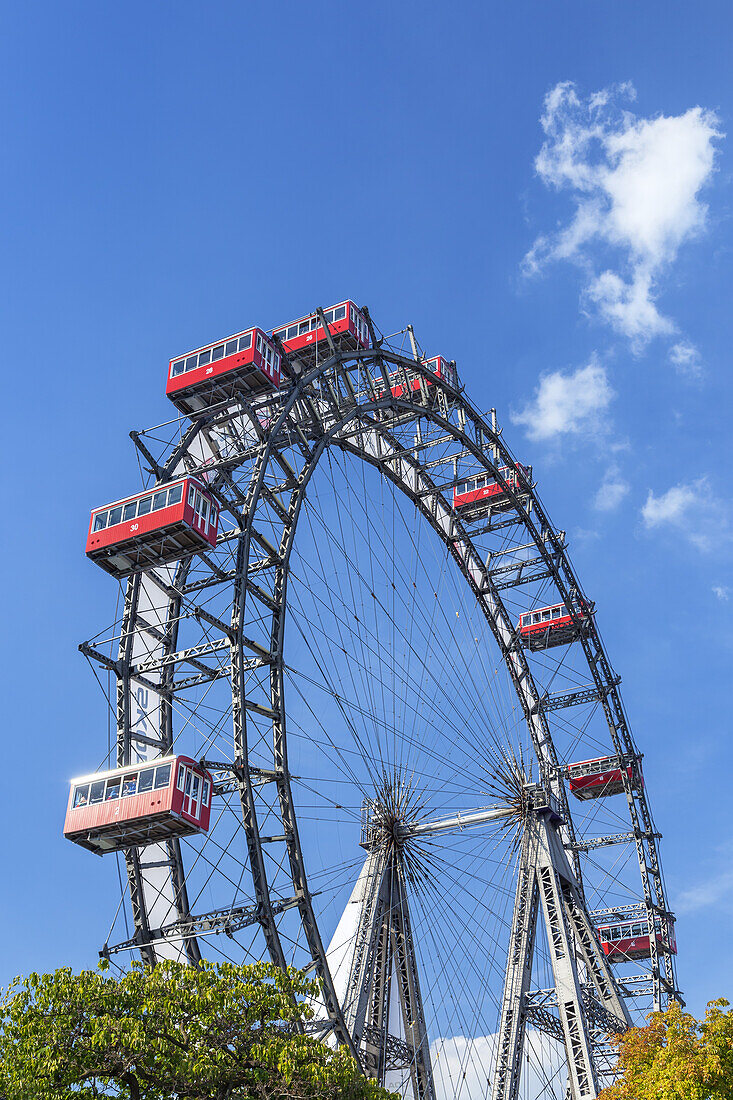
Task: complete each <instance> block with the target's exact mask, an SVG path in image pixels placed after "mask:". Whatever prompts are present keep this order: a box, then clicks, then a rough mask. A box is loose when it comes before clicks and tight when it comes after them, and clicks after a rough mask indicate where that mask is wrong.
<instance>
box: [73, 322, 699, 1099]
mask: <svg viewBox="0 0 733 1100" xmlns="http://www.w3.org/2000/svg"><path fill="white" fill-rule="evenodd" d="M167 392H168V395H169V397H170V398H171V400H172V401H173V402H174V404H175V405H176V408H177V411H178V413H180V415H179V416H177V417H176V418H175V419H173V420H171V421H170V422H168V423H167V424H164V425H159V426H157V427H155V428H153V429H149V430H146V431H141V432H132V433H131V435H132V438H133V440H134V443H135V445H136V448H137V453H138V455H139V457H140V460H141V468H142V470H143V486H142V488H141V489H140V490H138V491H137V492H136V493H135V494H134V495H133V496H130V497H126V498H124V499H121V500H117V501H116V502H114V503H113V504H111V505H107V506H105V507H104V508H101V509H97V510H96V511H95V512H94V513H92V519H91V523H90V531H89V538H88V543H87V553H88V554H89V556H90V557H91V558H92V559H93V560H95V561H97V562H98V563H99V564H100V565H101V566H102V567H103V568H105V569H106V570H107V571H108V572H109V573H110V574H112V576H114V577H115V578H117V579H118V581H119V583H120V586H121V597H120V601H119V614H118V616H117V618H116V620H115V621H114V623H113V624H111V625H110V626H109V627H107V628H105V629H103V630H102V631H100V632H99V633H98V634H97V635H96V636H95V637H93V638H91V639H90V640H89V641H88V642H85V643H84V644H83V645H82V646H80V649H81V650H82V652H83V653H84V654H85V655H86V656H87V658H88V659H89V661H90V663H91V664H92V665H93V667H94V669H95V673H96V674H97V678H98V679H99V681H100V683H101V684H103V686H104V685H105V680H106V687H105V692H106V694H107V696H108V701H109V703H110V706H111V707H112V708H113V710H114V714H115V716H116V725H117V735H116V739H115V741H114V745H113V746H112V750H111V752H110V754H108V756H107V757H106V758H105V759H104V760H103V761H102V763H101V766H100V769H99V770H97V771H96V772H94V773H93V774H92V775H88V776H84V777H81V778H80V779H78V780H75V782H74V784H72V791H71V794H70V799H69V809H68V812H67V821H66V827H65V832H66V834H67V836H69V837H70V839H72V840H75V841H77V842H78V843H80V844H82V845H83V846H85V847H87V848H89V849H91V850H92V851H96V852H98V853H105V852H106V853H109V854H110V861H111V862H114V859H116V860H117V863H118V870H119V884H120V891H119V893H120V896H119V899H118V904H117V906H116V908H115V905H112V906H111V909H112V924H111V927H110V930H109V934H108V936H107V940H106V942H105V944H104V947H103V949H102V953H103V954H104V955H105V956H106V957H107V958H109V959H110V960H111V961H112V962H113V963H115V964H117V965H120V966H121V967H124V966H125V963H126V960H127V959H129V957H130V954H131V953H139V954H140V955H141V956H142V958H143V959H144V960H145V961H147V962H148V963H150V964H154V963H155V962H156V960H159V959H166V958H168V959H177V960H181V961H186V962H189V963H191V964H193V965H196V964H197V963H198V962H199V961H200V960H201V959H202V958H204V957H206V958H210V959H212V960H217V959H218V960H234V961H248V960H249V961H252V960H254V959H258V958H262V957H269V958H271V959H272V960H273V961H274V962H275V963H277V964H278V965H281V966H285V965H293V966H296V967H300V968H304V969H306V970H307V971H308V972H309V973H311V974H312V975H314V976H317V977H318V978H319V979H320V982H321V987H322V994H321V996H320V997H319V998H318V999H317V1001H315V1002H314V1004H313V1006H312V1009H313V1012H312V1018H311V1020H310V1021H309V1023H308V1024H307V1026H308V1028H309V1029H310V1030H311V1031H312V1033H313V1034H314V1035H317V1036H318V1037H320V1038H321V1039H323V1041H324V1042H328V1043H332V1044H336V1043H339V1044H346V1045H347V1047H348V1048H349V1049H350V1050H351V1051H352V1053H353V1054H354V1055H355V1057H356V1058H357V1059H358V1061H359V1063H360V1064H361V1066H362V1068H363V1070H364V1071H365V1072H366V1073H368V1074H369V1075H371V1076H374V1077H376V1078H378V1079H379V1080H380V1081H381V1082H383V1083H384V1084H386V1085H387V1087H389V1088H392V1089H394V1090H395V1091H398V1092H400V1093H401V1094H402V1095H404V1096H405V1097H409V1098H414V1100H443V1098H444V1097H445V1098H447V1097H455V1098H460V1100H478V1098H489V1097H490V1098H491V1100H519V1098H521V1100H540V1098H546V1100H549V1098H561V1097H565V1096H568V1097H571V1098H572V1100H583V1098H586V1097H595V1096H596V1094H597V1092H598V1090H599V1089H600V1088H601V1087H603V1086H604V1085H605V1084H607V1083H609V1081H610V1076H609V1075H610V1074H611V1073H612V1067H613V1052H612V1049H611V1047H610V1046H609V1035H610V1034H611V1033H614V1032H618V1031H621V1030H623V1029H625V1028H626V1027H628V1026H629V1025H630V1024H632V1023H638V1022H640V1021H641V1020H642V1019H643V1016H644V1015H645V1013H646V1012H648V1011H650V1010H651V1009H652V1008H655V1007H657V1008H659V1007H663V1006H664V1005H665V1004H666V1003H667V1002H668V1000H669V999H670V998H672V997H674V996H675V995H676V994H677V985H676V977H675V954H676V943H675V935H674V917H673V914H672V913H671V912H670V911H669V908H668V905H667V901H666V897H665V889H664V882H663V877H662V870H661V865H660V860H659V854H658V841H659V836H660V834H659V833H658V832H657V830H656V827H655V824H654V821H653V818H652V815H651V811H650V808H649V802H648V797H647V791H646V787H645V785H644V777H643V772H642V757H641V753H640V751H639V749H638V748H637V745H636V742H635V740H634V738H633V736H632V733H631V730H630V728H629V723H628V721H627V718H626V714H625V711H624V708H623V705H622V702H621V698H620V694H619V683H620V678H619V676H617V674H616V673H615V671H614V670H613V668H612V666H611V664H610V661H609V658H608V656H607V654H606V651H605V649H604V646H603V643H602V641H601V637H600V634H599V630H598V623H597V619H598V615H599V614H600V613H598V614H597V612H596V606H595V604H594V602H593V601H592V599H591V598H590V596H589V595H588V594H587V593H585V591H584V590H583V588H582V586H581V584H580V581H579V579H578V578H577V576H576V574H575V572H574V570H573V567H572V565H571V563H570V561H569V558H568V555H567V552H566V541H565V536H564V533H563V532H562V531H560V530H558V529H557V528H555V527H554V526H553V525H552V523H551V521H550V519H549V518H548V516H547V513H546V511H545V509H544V507H543V505H542V503H541V501H540V499H539V496H538V494H537V491H536V486H535V481H534V475H533V471H532V469H531V468H529V467H528V466H526V465H523V464H522V463H520V462H518V461H517V460H516V459H515V458H514V456H513V455H512V454H511V452H510V451H509V449H508V447H507V445H506V443H505V441H504V438H503V435H502V432H501V430H500V429H499V427H498V426H497V421H496V414H495V413H494V412H493V410H492V412H491V413H490V414H489V416H488V417H486V416H484V415H482V414H481V413H480V412H479V411H477V410H476V409H475V408H474V407H473V405H472V404H471V403H470V401H469V399H468V397H467V396H466V394H465V393H464V391H463V388H462V386H461V384H460V380H459V377H458V373H457V370H456V365H455V363H454V362H452V361H448V360H445V359H443V358H442V357H440V356H438V357H433V358H430V357H428V356H426V355H425V354H424V353H423V351H422V349H421V348H420V346H419V345H418V343H417V340H416V338H415V336H414V333H413V331H412V328H411V327H410V326H408V327H407V328H406V329H405V330H404V331H403V332H400V333H397V334H395V335H393V336H391V337H386V336H384V335H382V334H381V333H379V331H378V330H377V328H376V326H375V324H374V322H373V321H372V318H371V316H370V314H369V312H368V310H367V309H366V308H361V309H360V308H357V306H356V305H355V304H354V303H353V302H350V301H346V302H342V303H339V304H338V305H336V306H333V307H331V308H330V309H328V310H321V309H319V310H317V311H315V312H314V313H313V314H310V315H308V316H306V317H303V318H300V319H298V320H297V321H295V322H292V323H291V324H289V325H285V326H283V327H281V328H280V329H275V330H274V331H272V332H265V331H264V330H262V329H259V328H254V329H249V330H247V331H245V332H243V333H238V334H236V335H234V336H232V337H230V338H229V339H228V340H224V341H219V342H218V343H217V344H211V345H208V346H206V347H204V348H201V349H197V350H196V351H194V352H191V353H189V354H188V355H185V356H180V357H178V358H177V359H174V360H171V363H170V367H169V375H168V389H167ZM117 881H118V880H117V876H116V875H114V876H110V894H112V892H113V891H114V889H115V886H114V885H113V882H114V883H115V884H116V883H117Z"/></svg>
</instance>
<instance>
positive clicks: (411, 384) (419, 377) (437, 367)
mask: <svg viewBox="0 0 733 1100" xmlns="http://www.w3.org/2000/svg"><path fill="white" fill-rule="evenodd" d="M422 362H423V366H424V367H426V368H427V369H428V370H429V371H430V372H431V374H434V375H435V376H436V377H437V378H440V379H442V380H443V381H444V382H447V383H448V385H449V386H452V387H453V388H454V389H457V388H458V373H457V371H456V365H455V363H449V362H448V360H447V359H444V358H443V356H442V355H434V356H433V358H432V359H423V361H422ZM405 375H406V376H407V386H405ZM421 381H422V382H424V383H425V385H426V386H431V385H432V382H431V380H430V379H429V378H426V377H425V375H424V374H418V372H417V371H414V370H411V369H410V368H409V367H406V368H405V369H404V370H396V371H391V373H390V375H389V388H390V392H391V394H392V396H393V397H402V395H403V394H404V393H405V391H406V390H407V391H408V392H409V393H417V392H418V390H419V389H420V383H421ZM374 389H375V390H376V392H377V394H378V395H379V394H381V393H382V392H383V391H384V379H383V378H382V377H381V375H379V376H377V377H376V378H375V379H374Z"/></svg>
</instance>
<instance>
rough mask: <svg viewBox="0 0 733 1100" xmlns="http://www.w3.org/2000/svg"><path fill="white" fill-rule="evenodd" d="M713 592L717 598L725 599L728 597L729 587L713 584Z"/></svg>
mask: <svg viewBox="0 0 733 1100" xmlns="http://www.w3.org/2000/svg"><path fill="white" fill-rule="evenodd" d="M713 592H714V593H715V595H716V596H717V597H718V599H719V600H727V599H728V598H729V597H730V588H728V587H727V585H724V584H714V585H713Z"/></svg>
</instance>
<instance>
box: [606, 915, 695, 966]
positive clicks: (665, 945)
mask: <svg viewBox="0 0 733 1100" xmlns="http://www.w3.org/2000/svg"><path fill="white" fill-rule="evenodd" d="M654 930H655V936H656V940H657V945H658V949H659V950H660V951H664V952H668V953H669V954H670V955H676V954H677V940H676V938H675V930H674V917H672V916H670V917H665V918H664V919H662V918H661V917H655V918H654ZM598 938H599V940H600V941H601V947H602V948H603V951H604V953H605V955H606V957H607V958H608V959H610V961H611V962H624V961H625V960H627V959H648V958H649V957H650V955H651V945H650V942H649V940H650V937H649V920H648V918H647V917H642V918H641V919H638V918H637V919H635V920H625V921H617V922H616V923H615V924H602V925H600V926H599V928H598Z"/></svg>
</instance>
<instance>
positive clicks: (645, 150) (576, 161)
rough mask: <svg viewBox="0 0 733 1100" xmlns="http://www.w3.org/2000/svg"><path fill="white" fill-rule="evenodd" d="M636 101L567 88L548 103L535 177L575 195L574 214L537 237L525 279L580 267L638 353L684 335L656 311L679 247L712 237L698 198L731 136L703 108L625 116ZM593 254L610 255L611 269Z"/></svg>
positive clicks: (627, 90)
mask: <svg viewBox="0 0 733 1100" xmlns="http://www.w3.org/2000/svg"><path fill="white" fill-rule="evenodd" d="M634 96H635V92H634V89H633V87H632V86H631V85H630V84H623V85H619V86H617V87H612V88H605V89H603V90H602V91H600V92H596V93H594V94H593V95H591V96H589V97H588V99H586V100H582V99H581V98H580V97H579V96H578V93H577V91H576V88H575V85H574V84H572V83H571V82H569V81H568V82H565V83H562V84H558V85H556V87H555V88H553V89H552V91H550V92H549V93H548V94H547V96H546V97H545V104H544V113H543V115H542V120H541V121H542V128H543V130H544V132H545V142H544V144H543V146H542V148H541V150H540V152H539V154H538V156H537V158H536V161H535V167H536V169H537V173H538V175H539V176H540V178H541V179H542V180H543V182H544V183H545V184H546V185H547V186H548V187H552V188H554V189H556V190H569V191H570V192H571V194H572V196H573V199H574V202H575V211H574V214H573V217H572V218H571V220H570V221H569V223H568V224H567V225H565V226H564V227H562V228H561V229H559V230H558V231H557V232H555V233H552V234H549V235H548V234H544V235H542V236H540V237H538V239H537V240H536V241H535V243H534V245H533V246H532V248H531V249H530V251H529V253H528V254H527V256H526V257H525V261H524V270H525V271H526V272H527V273H528V274H533V273H536V272H538V271H540V270H541V269H542V268H543V266H544V265H545V264H546V263H548V262H549V261H551V260H561V259H570V260H575V261H576V262H578V263H579V264H580V265H581V266H582V267H583V269H584V270H585V272H586V283H585V287H584V298H585V300H586V301H587V302H589V303H591V304H592V305H593V306H595V307H596V308H597V309H598V312H599V313H600V315H601V317H602V318H603V319H604V320H605V321H606V322H608V323H609V324H610V325H612V326H613V328H615V329H616V330H617V331H618V332H620V333H622V334H623V335H624V336H626V337H628V338H629V339H630V341H631V343H632V347H633V348H634V350H636V351H639V350H641V348H643V346H644V345H645V344H646V343H647V342H648V341H649V340H651V339H652V338H653V337H655V336H666V335H670V334H671V333H673V332H674V331H675V330H676V326H675V324H674V322H673V321H672V320H671V319H670V318H668V317H665V316H664V315H663V314H661V313H660V311H659V309H658V307H657V296H658V294H659V283H660V279H661V276H662V275H663V273H664V271H665V270H666V269H667V268H668V266H669V265H670V264H671V263H672V262H673V261H674V259H675V257H676V255H677V252H678V250H679V248H680V245H682V244H683V242H685V241H688V240H690V239H692V238H694V237H695V236H697V235H699V234H700V233H701V232H702V231H703V230H704V228H705V224H706V217H707V207H706V206H705V204H704V203H702V202H701V201H700V199H699V193H700V191H701V189H702V188H703V187H704V185H705V184H706V183H708V182H709V181H710V178H711V176H712V174H713V171H714V161H715V153H716V148H715V142H716V141H717V140H718V139H720V138H721V137H722V136H723V135H722V134H721V132H720V131H719V129H718V119H717V116H716V115H715V114H714V113H713V112H712V111H706V110H704V109H703V108H701V107H691V108H690V109H689V110H688V111H686V112H685V113H684V114H681V115H676V116H672V117H667V116H664V115H659V116H658V117H656V118H637V117H636V116H635V115H634V114H633V113H632V112H630V111H628V110H621V109H620V108H619V107H618V103H619V101H621V100H624V99H626V100H631V99H633V98H634ZM591 245H596V246H601V247H603V248H604V249H605V252H604V253H603V255H604V256H605V255H607V256H608V259H611V258H612V259H613V262H612V264H609V263H608V260H606V262H602V261H601V256H600V255H598V254H596V253H594V252H593V250H592V249H591ZM601 268H602V269H601Z"/></svg>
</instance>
